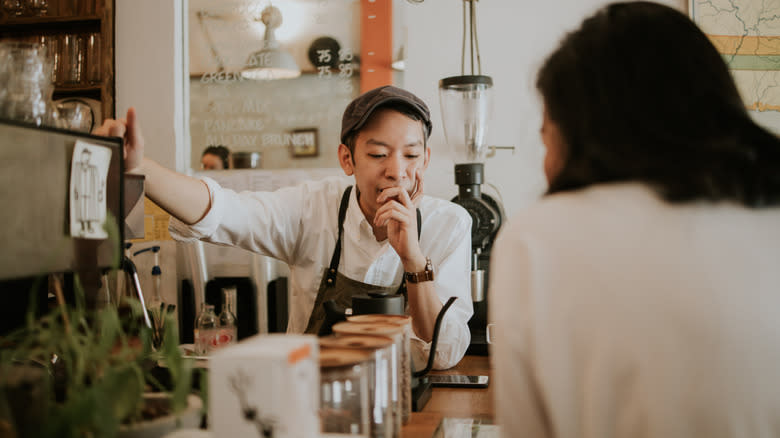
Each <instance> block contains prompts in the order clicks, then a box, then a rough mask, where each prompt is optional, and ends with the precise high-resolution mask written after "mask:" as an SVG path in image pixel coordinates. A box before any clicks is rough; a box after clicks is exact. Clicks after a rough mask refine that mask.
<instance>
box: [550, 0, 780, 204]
mask: <svg viewBox="0 0 780 438" xmlns="http://www.w3.org/2000/svg"><path fill="white" fill-rule="evenodd" d="M536 86H537V89H538V90H539V92H540V94H541V95H542V98H543V100H544V104H545V107H546V109H547V114H548V116H549V118H550V119H551V120H552V121H553V122H555V124H556V125H557V126H558V128H559V130H560V131H561V135H562V137H563V141H564V144H565V155H564V164H563V168H562V170H561V172H560V173H559V174H558V175H556V176H555V177H553V178H552V181H550V187H549V190H548V194H552V193H557V192H563V191H568V190H576V189H579V188H584V187H587V186H589V185H592V184H598V183H609V182H627V181H640V182H644V183H646V184H648V185H649V186H651V187H653V188H654V189H655V190H656V191H657V192H658V193H659V195H660V196H661V197H663V198H664V199H666V200H667V201H670V202H684V201H693V200H710V201H734V202H737V203H740V204H743V205H746V206H751V207H760V206H766V205H777V204H780V140H778V138H777V137H775V136H774V135H773V134H771V133H769V132H768V131H767V130H765V129H763V128H761V127H760V126H758V125H757V124H756V123H755V122H753V120H752V119H751V118H750V116H749V114H748V112H747V110H746V109H745V105H744V104H743V102H742V99H741V98H740V95H739V92H738V91H737V87H736V85H735V84H734V81H733V79H732V77H731V74H730V73H729V70H728V67H727V66H726V64H725V62H724V60H723V58H722V57H721V55H720V54H719V53H718V52H717V51H716V49H715V47H714V46H713V45H712V43H711V42H710V41H709V40H708V39H707V37H706V36H705V35H704V33H702V32H701V31H700V30H699V29H698V27H696V25H695V24H694V23H693V22H692V21H691V20H690V19H689V18H688V17H687V16H685V15H684V14H682V13H680V12H679V11H677V10H675V9H672V8H670V7H667V6H663V5H660V4H657V3H650V2H626V3H614V4H610V5H608V6H606V7H604V8H602V9H600V10H599V11H598V12H597V13H596V14H594V15H593V16H591V17H589V18H587V19H586V20H585V21H584V22H583V23H582V25H581V27H580V28H579V29H577V30H576V31H574V32H572V33H570V34H568V35H567V36H566V37H565V38H564V39H563V41H562V42H561V44H560V46H559V47H558V48H557V49H556V50H555V51H554V52H553V53H552V54H551V55H550V56H549V57H548V58H547V60H546V61H545V63H544V64H543V66H542V67H541V69H540V70H539V74H538V77H537V83H536Z"/></svg>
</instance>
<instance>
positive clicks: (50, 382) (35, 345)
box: [0, 287, 205, 437]
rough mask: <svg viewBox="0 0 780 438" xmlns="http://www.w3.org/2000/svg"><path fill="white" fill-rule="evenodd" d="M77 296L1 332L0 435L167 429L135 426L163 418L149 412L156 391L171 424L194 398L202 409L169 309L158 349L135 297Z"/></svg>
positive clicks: (76, 434)
mask: <svg viewBox="0 0 780 438" xmlns="http://www.w3.org/2000/svg"><path fill="white" fill-rule="evenodd" d="M76 289H77V291H78V290H79V288H78V287H77V288H76ZM76 297H77V298H76V303H75V304H74V305H72V306H68V307H66V306H64V305H60V306H59V307H58V308H56V309H55V310H52V311H51V312H50V313H49V314H47V315H45V316H43V317H42V318H39V319H35V318H33V316H32V312H29V313H28V317H27V323H26V325H25V326H24V327H23V328H21V329H19V330H18V331H16V332H14V333H12V334H11V335H9V336H8V337H6V338H4V339H2V340H0V436H41V437H112V436H117V435H118V434H119V436H122V435H121V433H125V434H126V435H125V436H161V435H162V434H164V433H166V432H167V430H162V429H160V428H159V427H153V428H152V431H155V430H156V432H154V433H157V434H158V435H154V434H143V433H145V432H141V433H142V434H141V435H139V434H138V431H139V430H142V429H144V428H143V427H142V426H139V424H141V423H154V422H155V421H156V422H157V423H159V419H155V418H150V417H152V416H154V415H150V412H151V411H155V410H156V411H157V412H156V414H157V416H159V415H160V414H161V412H160V411H159V410H158V409H157V408H158V407H159V406H158V401H159V400H158V399H160V398H162V399H164V400H165V403H164V404H165V405H166V406H167V407H168V408H169V410H170V411H171V413H172V414H173V417H172V420H171V422H172V424H173V426H174V427H175V426H176V423H177V421H178V422H179V423H181V420H177V418H180V417H179V416H178V415H177V414H181V413H182V412H184V411H185V409H186V408H187V407H188V404H189V403H191V402H193V400H194V401H195V403H196V405H198V406H196V409H198V411H200V405H199V404H198V403H197V402H198V401H199V399H198V398H197V397H195V398H193V397H191V393H192V391H191V388H192V376H193V373H192V361H191V360H189V359H185V358H184V357H182V354H181V352H180V350H179V348H178V342H177V341H178V334H177V330H176V324H175V323H174V321H173V318H172V316H171V315H166V316H165V318H168V323H166V324H164V335H163V341H162V344H161V346H160V347H159V348H157V349H155V348H153V344H152V331H151V329H149V328H148V327H146V326H145V325H144V324H143V323H142V321H143V320H142V319H141V318H140V315H141V312H140V311H141V307H140V303H139V302H138V301H134V300H127V301H126V302H125V303H123V305H122V306H120V307H119V308H115V307H111V306H109V307H107V308H105V309H101V310H97V311H90V310H87V309H86V306H85V305H84V300H83V294H80V293H77V294H76ZM31 307H33V306H31ZM158 363H163V364H164V365H165V367H166V369H167V372H166V375H167V380H168V382H167V384H166V385H164V384H163V383H161V381H160V380H161V379H159V378H158V376H159V373H155V371H156V370H157V371H159V368H158V366H157V365H158ZM201 387H205V386H203V385H201ZM149 393H155V394H157V395H154V396H149V395H145V394H149ZM150 400H155V402H154V406H153V402H152V401H150ZM150 409H151V411H150ZM164 413H165V414H167V412H164ZM197 418H198V417H196V424H194V426H195V427H197V425H198V424H197V423H198V422H199V420H198V419H197ZM155 426H158V424H156V423H155ZM187 426H188V427H192V426H193V425H192V424H189V425H187ZM8 431H10V432H8ZM120 431H121V432H120Z"/></svg>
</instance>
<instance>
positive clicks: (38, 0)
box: [22, 0, 49, 17]
mask: <svg viewBox="0 0 780 438" xmlns="http://www.w3.org/2000/svg"><path fill="white" fill-rule="evenodd" d="M48 8H49V1H48V0H22V9H23V12H24V15H28V16H32V17H40V16H43V15H46V14H47V12H48Z"/></svg>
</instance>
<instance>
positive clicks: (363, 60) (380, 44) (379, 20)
mask: <svg viewBox="0 0 780 438" xmlns="http://www.w3.org/2000/svg"><path fill="white" fill-rule="evenodd" d="M392 62H393V1H392V0H361V1H360V92H361V93H364V92H366V91H368V90H371V89H374V88H376V87H381V86H382V85H391V84H392V83H393V69H392V66H391V64H392Z"/></svg>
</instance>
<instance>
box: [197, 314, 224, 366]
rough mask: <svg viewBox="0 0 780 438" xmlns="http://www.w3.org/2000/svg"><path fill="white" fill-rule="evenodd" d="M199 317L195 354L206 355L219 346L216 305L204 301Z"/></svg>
mask: <svg viewBox="0 0 780 438" xmlns="http://www.w3.org/2000/svg"><path fill="white" fill-rule="evenodd" d="M201 309H202V310H201V312H200V315H198V319H197V320H195V354H197V355H198V356H206V355H208V354H209V352H210V351H211V350H213V349H214V348H215V347H216V346H217V335H218V331H219V319H218V318H217V315H216V314H215V313H214V305H213V304H206V303H203V304H202V305H201Z"/></svg>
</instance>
